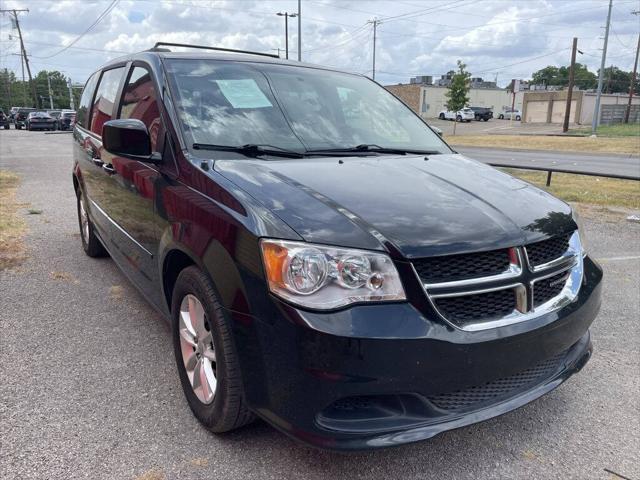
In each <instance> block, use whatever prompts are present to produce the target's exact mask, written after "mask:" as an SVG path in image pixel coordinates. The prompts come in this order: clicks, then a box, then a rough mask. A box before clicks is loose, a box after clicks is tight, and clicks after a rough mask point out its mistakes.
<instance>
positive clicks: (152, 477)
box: [134, 468, 167, 480]
mask: <svg viewBox="0 0 640 480" xmlns="http://www.w3.org/2000/svg"><path fill="white" fill-rule="evenodd" d="M166 478H167V477H166V476H165V475H164V473H163V471H162V470H160V469H159V468H152V469H151V470H147V471H146V472H144V473H143V474H142V475H138V476H137V477H135V479H134V480H165V479H166Z"/></svg>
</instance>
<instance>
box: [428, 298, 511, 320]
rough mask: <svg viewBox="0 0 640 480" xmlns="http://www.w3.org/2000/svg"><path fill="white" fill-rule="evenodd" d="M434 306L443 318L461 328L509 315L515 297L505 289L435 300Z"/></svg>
mask: <svg viewBox="0 0 640 480" xmlns="http://www.w3.org/2000/svg"><path fill="white" fill-rule="evenodd" d="M435 304H436V307H437V308H438V310H439V311H440V313H441V314H442V315H443V316H444V317H445V318H447V319H448V320H449V321H451V322H453V323H456V324H458V325H459V326H462V325H464V324H467V323H472V322H477V321H481V320H487V319H492V318H500V317H504V316H506V315H509V314H510V313H512V312H513V311H514V310H515V308H516V295H515V292H514V290H512V289H506V290H497V291H495V292H488V293H478V294H476V295H465V296H461V297H444V298H436V299H435Z"/></svg>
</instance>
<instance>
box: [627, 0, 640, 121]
mask: <svg viewBox="0 0 640 480" xmlns="http://www.w3.org/2000/svg"><path fill="white" fill-rule="evenodd" d="M631 13H632V14H633V15H638V14H640V10H636V11H635V12H631ZM638 53H640V35H638V46H637V47H636V61H635V62H634V63H633V73H632V74H631V84H630V85H629V103H628V104H627V111H626V112H624V123H629V114H630V113H631V100H632V99H633V88H634V87H635V86H636V73H637V72H638Z"/></svg>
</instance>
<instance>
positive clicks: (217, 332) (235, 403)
mask: <svg viewBox="0 0 640 480" xmlns="http://www.w3.org/2000/svg"><path fill="white" fill-rule="evenodd" d="M171 306H172V309H171V310H172V312H171V314H172V315H171V318H172V330H173V346H174V352H175V357H176V365H177V367H178V374H179V376H180V383H181V384H182V390H183V391H184V394H185V397H186V398H187V402H188V403H189V407H190V408H191V411H192V412H193V414H194V415H195V417H196V418H197V419H198V420H199V421H200V423H202V424H203V425H204V426H205V427H206V428H208V429H209V430H211V431H212V432H216V433H221V432H227V431H229V430H234V429H236V428H239V427H241V426H243V425H245V424H247V423H249V422H251V421H252V420H253V419H254V416H253V413H251V411H250V410H249V409H248V408H247V405H246V401H245V399H244V388H243V385H242V379H241V376H240V364H239V359H238V354H237V353H236V350H235V344H234V341H233V333H232V331H231V325H230V321H229V320H228V319H227V317H226V315H225V313H224V311H223V308H222V305H221V304H220V302H219V301H218V297H217V294H216V292H215V289H214V287H213V284H212V283H211V280H209V277H208V276H207V275H205V274H204V273H203V272H202V271H201V270H200V269H199V268H197V267H195V266H191V267H187V268H185V269H184V270H183V271H182V272H180V275H178V279H177V280H176V285H175V288H174V290H173V296H172V302H171Z"/></svg>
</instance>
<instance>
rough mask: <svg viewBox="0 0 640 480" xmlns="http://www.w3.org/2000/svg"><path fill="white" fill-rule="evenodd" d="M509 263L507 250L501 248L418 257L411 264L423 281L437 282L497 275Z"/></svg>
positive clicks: (506, 268) (507, 267)
mask: <svg viewBox="0 0 640 480" xmlns="http://www.w3.org/2000/svg"><path fill="white" fill-rule="evenodd" d="M509 263H510V262H509V250H508V249H502V250H492V251H490V252H478V253H464V254H460V255H446V256H444V257H428V258H420V259H417V260H414V262H413V265H414V266H415V269H416V272H418V276H419V277H420V279H421V280H422V281H423V282H424V283H437V282H452V281H456V280H466V279H469V278H477V277H487V276H491V275H499V274H501V273H504V272H505V271H507V270H508V269H509Z"/></svg>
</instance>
